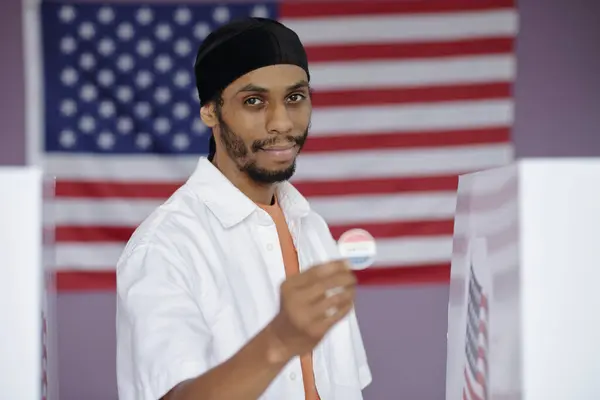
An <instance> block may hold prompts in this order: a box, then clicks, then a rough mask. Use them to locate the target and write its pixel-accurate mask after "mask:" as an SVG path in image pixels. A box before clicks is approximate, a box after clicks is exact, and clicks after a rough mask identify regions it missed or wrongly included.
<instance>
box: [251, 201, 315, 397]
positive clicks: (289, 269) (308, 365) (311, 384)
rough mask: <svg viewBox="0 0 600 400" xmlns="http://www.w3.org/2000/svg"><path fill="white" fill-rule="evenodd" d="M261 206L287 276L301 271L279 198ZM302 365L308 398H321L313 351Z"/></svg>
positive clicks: (302, 361) (302, 359)
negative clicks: (269, 220) (276, 239)
mask: <svg viewBox="0 0 600 400" xmlns="http://www.w3.org/2000/svg"><path fill="white" fill-rule="evenodd" d="M259 206H260V207H261V208H262V209H263V210H265V211H266V212H268V213H269V215H270V216H271V218H272V219H273V221H274V222H275V226H276V227H277V235H278V236H279V243H280V245H281V253H282V255H283V264H284V265H285V273H286V275H287V276H290V275H293V274H297V273H299V272H300V266H299V263H298V253H297V252H296V247H295V246H294V241H293V239H292V235H291V234H290V231H289V228H288V225H287V222H286V220H285V216H284V215H283V211H282V210H281V208H280V207H279V204H278V203H277V199H275V202H274V204H273V205H269V206H267V205H264V204H259ZM300 365H301V366H302V380H303V381H304V393H305V399H306V400H320V398H319V394H318V393H317V387H316V385H315V376H314V372H313V364H312V353H308V354H306V355H304V356H302V357H300Z"/></svg>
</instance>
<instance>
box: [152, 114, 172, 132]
mask: <svg viewBox="0 0 600 400" xmlns="http://www.w3.org/2000/svg"><path fill="white" fill-rule="evenodd" d="M170 129H171V123H170V122H169V120H168V119H166V118H165V117H159V118H156V119H155V120H154V130H155V131H156V133H158V134H159V135H164V134H166V133H167V132H169V130H170Z"/></svg>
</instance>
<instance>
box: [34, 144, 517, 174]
mask: <svg viewBox="0 0 600 400" xmlns="http://www.w3.org/2000/svg"><path fill="white" fill-rule="evenodd" d="M512 158H513V149H512V145H510V144H497V145H476V146H475V145H472V146H462V147H449V148H432V149H429V148H427V149H401V150H396V149H385V150H369V151H362V150H361V151H344V152H331V153H313V154H310V153H307V154H302V155H300V157H298V168H297V172H296V175H295V176H294V178H293V181H296V180H318V181H326V180H337V179H353V178H375V177H379V178H384V177H402V176H427V175H438V174H452V173H457V172H464V171H471V170H480V169H486V168H492V167H495V166H498V165H504V164H507V163H509V162H511V161H512ZM171 162H172V164H171ZM196 162H197V158H196V157H183V156H181V157H177V156H175V157H171V158H163V157H153V156H144V157H127V156H104V157H87V156H77V155H73V156H50V157H48V159H47V160H46V171H48V173H49V174H51V175H55V176H58V177H60V178H62V179H88V180H102V179H106V180H111V179H112V180H119V181H127V180H135V181H144V182H156V181H169V182H171V181H172V182H181V181H183V180H185V179H187V178H188V176H189V175H190V174H191V173H192V172H193V170H194V167H195V164H196Z"/></svg>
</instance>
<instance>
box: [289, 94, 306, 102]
mask: <svg viewBox="0 0 600 400" xmlns="http://www.w3.org/2000/svg"><path fill="white" fill-rule="evenodd" d="M305 98H306V96H304V95H303V94H302V93H294V94H292V95H290V97H288V100H289V101H291V102H292V103H297V102H299V101H302V100H304V99H305Z"/></svg>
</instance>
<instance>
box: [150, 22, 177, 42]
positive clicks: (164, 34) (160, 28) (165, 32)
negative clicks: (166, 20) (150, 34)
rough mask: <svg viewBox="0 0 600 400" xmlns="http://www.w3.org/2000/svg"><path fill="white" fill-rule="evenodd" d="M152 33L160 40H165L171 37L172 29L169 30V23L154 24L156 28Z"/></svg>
mask: <svg viewBox="0 0 600 400" xmlns="http://www.w3.org/2000/svg"><path fill="white" fill-rule="evenodd" d="M154 34H155V35H156V37H157V38H159V39H160V40H162V41H167V40H169V39H171V36H173V31H172V30H171V25H168V24H159V25H157V26H156V29H155V30H154Z"/></svg>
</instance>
